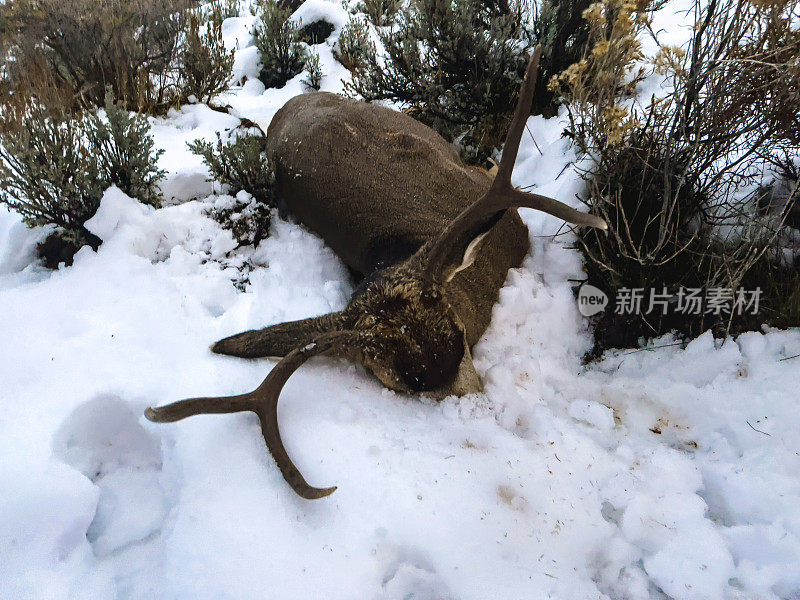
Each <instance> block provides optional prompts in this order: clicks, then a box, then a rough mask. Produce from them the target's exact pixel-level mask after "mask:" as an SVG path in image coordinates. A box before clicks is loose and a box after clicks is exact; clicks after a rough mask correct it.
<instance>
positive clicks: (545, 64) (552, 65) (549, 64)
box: [534, 0, 593, 115]
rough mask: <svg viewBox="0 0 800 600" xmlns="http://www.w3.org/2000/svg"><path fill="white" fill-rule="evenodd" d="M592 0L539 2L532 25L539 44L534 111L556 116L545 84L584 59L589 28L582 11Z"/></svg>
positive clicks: (546, 0) (552, 97)
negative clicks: (540, 46)
mask: <svg viewBox="0 0 800 600" xmlns="http://www.w3.org/2000/svg"><path fill="white" fill-rule="evenodd" d="M592 2H593V0H542V3H541V7H540V10H539V14H538V16H537V18H536V23H535V25H534V37H535V38H536V41H537V42H538V43H539V44H541V45H542V58H541V61H540V63H539V78H538V79H537V80H536V93H535V94H534V105H535V106H534V110H535V111H537V112H538V111H541V112H544V113H546V114H547V115H554V114H555V108H556V106H555V103H556V101H557V99H558V97H557V96H554V95H553V94H552V92H551V91H550V90H548V89H547V83H548V82H549V81H550V79H551V78H552V77H553V76H554V75H559V74H560V73H561V72H562V71H564V69H566V68H567V67H568V66H569V65H571V64H573V63H576V62H578V61H579V60H580V59H581V58H583V53H584V50H585V49H586V44H587V42H588V40H589V27H588V25H587V23H586V20H585V19H584V18H583V12H584V11H585V10H586V9H587V8H589V6H590V5H591V4H592Z"/></svg>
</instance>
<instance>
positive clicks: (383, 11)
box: [358, 0, 403, 27]
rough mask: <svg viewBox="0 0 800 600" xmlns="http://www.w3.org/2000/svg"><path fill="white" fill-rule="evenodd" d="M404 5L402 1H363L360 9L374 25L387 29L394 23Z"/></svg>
mask: <svg viewBox="0 0 800 600" xmlns="http://www.w3.org/2000/svg"><path fill="white" fill-rule="evenodd" d="M402 4H403V3H402V1H401V0H363V1H362V2H360V3H359V6H358V8H359V10H361V11H362V12H365V13H366V14H367V16H368V17H369V20H370V21H372V23H373V25H376V26H377V27H385V26H386V25H389V24H390V23H391V22H392V20H393V19H394V17H395V15H396V14H397V12H398V11H399V10H400V6H401V5H402Z"/></svg>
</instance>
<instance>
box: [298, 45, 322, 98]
mask: <svg viewBox="0 0 800 600" xmlns="http://www.w3.org/2000/svg"><path fill="white" fill-rule="evenodd" d="M306 72H307V73H308V76H307V77H306V79H305V80H303V83H305V84H306V85H307V86H308V87H309V88H311V89H312V90H319V88H320V85H322V77H323V73H322V67H321V66H320V64H319V54H317V53H316V52H309V53H308V58H307V59H306Z"/></svg>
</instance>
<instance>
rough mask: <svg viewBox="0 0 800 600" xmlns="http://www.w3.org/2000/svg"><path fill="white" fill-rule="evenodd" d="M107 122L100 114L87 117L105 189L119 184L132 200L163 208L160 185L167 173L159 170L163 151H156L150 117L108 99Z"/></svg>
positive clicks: (91, 147)
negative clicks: (121, 106)
mask: <svg viewBox="0 0 800 600" xmlns="http://www.w3.org/2000/svg"><path fill="white" fill-rule="evenodd" d="M105 117H106V118H105V120H103V119H101V117H100V115H99V113H98V112H93V113H88V114H87V115H86V117H85V118H84V119H85V120H84V130H85V132H86V139H87V142H88V149H89V151H90V152H91V154H92V155H93V156H95V157H98V161H97V165H98V180H99V182H100V187H101V188H102V189H104V190H105V189H107V188H109V187H110V186H112V185H116V186H117V187H118V188H119V189H121V190H122V191H123V192H125V193H126V194H127V195H128V196H130V197H131V198H136V199H138V200H139V201H140V202H142V203H144V204H149V205H150V206H155V207H156V208H158V207H160V206H161V201H162V197H161V189H160V188H159V187H158V182H159V181H160V180H161V179H163V178H164V175H166V172H165V171H163V170H161V169H159V168H158V167H157V163H158V158H159V157H160V156H161V155H162V154H163V152H164V151H163V150H155V145H154V143H153V138H152V136H151V135H150V133H149V132H150V124H149V123H148V122H147V118H146V117H144V116H142V115H138V114H136V113H129V112H128V111H126V110H123V109H122V108H120V107H119V106H117V105H116V104H114V102H113V101H112V100H111V96H110V95H109V96H107V97H106V108H105Z"/></svg>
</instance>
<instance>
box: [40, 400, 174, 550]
mask: <svg viewBox="0 0 800 600" xmlns="http://www.w3.org/2000/svg"><path fill="white" fill-rule="evenodd" d="M53 452H54V453H55V455H56V456H57V457H58V458H60V459H61V460H63V461H64V462H65V463H67V464H68V465H70V466H72V467H73V468H75V469H77V470H78V471H80V472H81V473H83V474H84V475H85V476H86V477H88V478H89V479H91V480H92V482H93V483H94V484H95V485H96V486H97V487H98V488H100V496H99V499H98V502H97V510H96V512H95V516H94V520H93V521H92V522H91V524H90V525H89V528H88V530H87V531H86V537H87V539H88V540H89V542H90V543H91V545H92V548H93V549H94V553H95V555H97V556H107V555H109V554H111V553H113V552H115V551H117V550H120V549H122V548H125V547H126V546H129V545H131V544H135V543H137V542H142V541H145V540H147V539H149V538H150V537H152V536H153V535H156V534H157V533H158V532H159V531H160V530H161V526H162V525H163V523H164V519H165V517H166V515H167V511H168V503H167V498H166V495H165V493H164V490H163V488H162V486H161V484H160V482H159V477H160V474H161V444H160V442H159V441H158V439H156V438H155V437H154V436H153V435H152V434H150V433H148V432H147V431H146V430H145V429H144V427H142V426H141V425H140V424H139V417H138V413H135V412H134V411H133V410H132V409H131V408H130V406H129V405H128V404H127V403H126V402H125V401H123V400H122V399H121V398H119V397H118V396H113V395H103V396H98V397H96V398H94V399H92V400H89V401H87V402H84V403H83V404H81V405H80V406H78V407H77V408H76V409H75V410H74V411H73V412H72V413H71V414H70V415H69V417H67V419H66V420H65V421H64V423H63V424H62V425H61V427H60V428H59V430H58V432H57V433H56V435H55V437H54V440H53Z"/></svg>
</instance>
